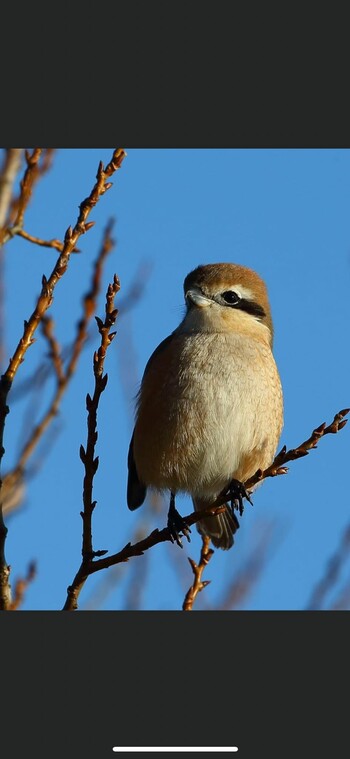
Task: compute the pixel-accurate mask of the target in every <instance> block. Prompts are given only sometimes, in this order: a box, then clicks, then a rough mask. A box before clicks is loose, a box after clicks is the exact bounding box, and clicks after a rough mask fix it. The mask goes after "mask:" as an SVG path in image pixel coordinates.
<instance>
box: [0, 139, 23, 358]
mask: <svg viewBox="0 0 350 759" xmlns="http://www.w3.org/2000/svg"><path fill="white" fill-rule="evenodd" d="M21 157H22V148H8V149H7V150H5V159H4V165H3V167H2V170H1V174H0V366H2V363H3V361H4V360H5V355H6V354H5V347H4V343H5V313H4V300H5V292H4V248H3V240H4V235H5V224H6V222H7V218H8V214H9V207H10V203H11V196H12V188H13V184H14V181H15V179H16V175H17V172H18V171H19V167H20V164H21Z"/></svg>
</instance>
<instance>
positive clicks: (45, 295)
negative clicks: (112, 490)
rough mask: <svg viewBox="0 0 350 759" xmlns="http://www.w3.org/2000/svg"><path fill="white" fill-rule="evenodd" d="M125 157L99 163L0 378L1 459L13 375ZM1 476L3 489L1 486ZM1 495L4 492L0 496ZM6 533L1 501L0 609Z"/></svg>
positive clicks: (31, 164) (31, 165)
mask: <svg viewBox="0 0 350 759" xmlns="http://www.w3.org/2000/svg"><path fill="white" fill-rule="evenodd" d="M39 151H40V152H41V149H40V148H36V149H35V150H34V151H33V154H32V155H31V156H30V155H29V154H28V153H27V154H26V158H27V164H28V168H27V172H26V174H25V176H24V179H23V180H22V185H21V190H22V203H20V206H19V209H18V212H17V216H16V220H15V225H18V226H20V225H21V222H22V221H23V214H24V209H25V207H26V205H27V203H28V201H29V198H30V193H31V187H32V183H33V179H32V177H33V176H34V174H35V166H36V163H37V161H38V159H39V155H40V152H39ZM124 157H125V151H124V150H123V149H121V148H118V149H116V150H114V152H113V155H112V159H111V161H110V163H109V164H108V165H107V166H106V168H105V169H104V166H103V164H102V162H100V165H99V168H98V171H97V176H96V179H97V181H96V183H95V185H94V187H93V189H92V190H91V193H90V195H89V196H88V197H87V198H85V200H83V201H82V203H81V204H80V207H79V215H78V219H77V222H76V224H75V227H74V228H73V229H72V228H71V227H69V228H68V229H67V231H66V234H65V238H64V248H63V250H62V252H61V254H60V256H59V258H58V259H57V261H56V264H55V266H54V268H53V271H52V272H51V275H50V277H49V279H47V278H46V277H45V275H43V278H42V288H41V293H40V295H39V298H38V300H37V303H36V307H35V309H34V311H33V313H32V315H31V317H30V319H29V321H28V322H27V321H26V322H25V323H24V331H23V335H22V337H21V339H20V341H19V343H18V345H17V348H16V350H15V353H14V355H13V356H12V358H11V360H10V362H9V366H8V368H7V370H6V372H5V373H4V374H3V375H2V377H1V381H0V462H1V459H2V457H3V454H4V447H3V437H4V427H5V419H6V415H7V414H8V411H9V409H8V406H7V397H8V393H9V391H10V389H11V386H12V383H13V380H14V377H15V375H16V372H17V370H18V367H19V366H20V364H21V363H22V362H23V360H24V356H25V353H26V351H27V350H28V348H29V346H30V345H32V343H33V342H34V334H35V331H36V329H37V327H38V325H39V323H40V321H41V319H42V317H43V316H44V314H45V312H46V311H47V309H48V308H49V307H50V305H51V303H52V300H53V292H54V288H55V286H56V285H57V283H58V281H59V280H60V279H61V277H62V276H63V275H64V273H65V272H66V270H67V267H68V263H69V259H70V255H71V253H72V252H73V249H74V248H75V246H76V243H77V241H78V239H79V237H80V236H81V235H82V234H84V233H85V232H87V231H88V229H89V228H90V226H91V224H90V223H87V218H88V216H89V214H90V212H91V211H92V209H93V208H94V207H95V205H96V203H97V202H98V200H99V199H100V197H101V196H102V195H104V193H105V192H106V191H107V190H109V189H110V187H111V186H112V185H111V182H106V179H108V178H109V177H110V176H112V174H113V173H114V172H115V171H116V170H117V169H119V168H120V166H121V164H122V162H123V159H124ZM1 484H2V483H1V479H0V489H1ZM0 497H1V495H0ZM6 535H7V528H6V527H5V524H4V520H3V511H2V504H1V503H0V609H4V608H8V605H9V582H8V580H9V573H10V569H9V567H8V565H7V563H6V559H5V541H6Z"/></svg>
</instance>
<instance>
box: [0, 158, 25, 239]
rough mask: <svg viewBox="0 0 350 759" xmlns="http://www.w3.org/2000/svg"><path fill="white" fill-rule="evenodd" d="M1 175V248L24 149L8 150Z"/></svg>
mask: <svg viewBox="0 0 350 759" xmlns="http://www.w3.org/2000/svg"><path fill="white" fill-rule="evenodd" d="M5 152H6V155H5V160H4V166H3V168H2V171H1V174H0V246H1V245H2V244H3V234H2V233H3V227H4V226H5V224H6V220H7V216H8V212H9V207H10V203H11V197H12V188H13V183H14V181H15V179H16V176H17V172H18V171H19V167H20V165H21V158H22V152H23V151H22V148H7V149H6V151H5Z"/></svg>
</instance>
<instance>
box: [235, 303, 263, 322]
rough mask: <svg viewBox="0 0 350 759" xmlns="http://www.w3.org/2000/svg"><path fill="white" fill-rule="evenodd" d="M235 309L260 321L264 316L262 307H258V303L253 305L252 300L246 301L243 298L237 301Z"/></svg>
mask: <svg viewBox="0 0 350 759" xmlns="http://www.w3.org/2000/svg"><path fill="white" fill-rule="evenodd" d="M237 308H240V309H241V310H242V311H246V312H247V314H252V316H258V317H259V318H260V319H262V318H263V317H264V316H266V314H265V311H264V309H263V307H262V306H259V303H254V302H253V301H252V300H246V299H245V298H242V300H240V301H239V303H238V305H237Z"/></svg>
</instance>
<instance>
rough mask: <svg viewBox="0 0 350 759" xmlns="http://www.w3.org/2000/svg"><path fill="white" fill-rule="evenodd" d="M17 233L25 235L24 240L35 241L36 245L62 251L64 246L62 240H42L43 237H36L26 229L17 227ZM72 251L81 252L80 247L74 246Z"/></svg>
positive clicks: (19, 235) (20, 235)
mask: <svg viewBox="0 0 350 759" xmlns="http://www.w3.org/2000/svg"><path fill="white" fill-rule="evenodd" d="M16 234H17V235H18V237H23V239H24V240H28V242H33V243H34V244H35V245H40V246H41V247H43V248H54V249H55V250H59V251H60V252H62V250H63V248H64V243H63V242H61V241H60V240H42V238H41V237H35V236H34V235H30V234H29V233H28V232H25V231H24V229H17V231H16ZM72 253H80V250H79V248H73V250H72Z"/></svg>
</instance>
